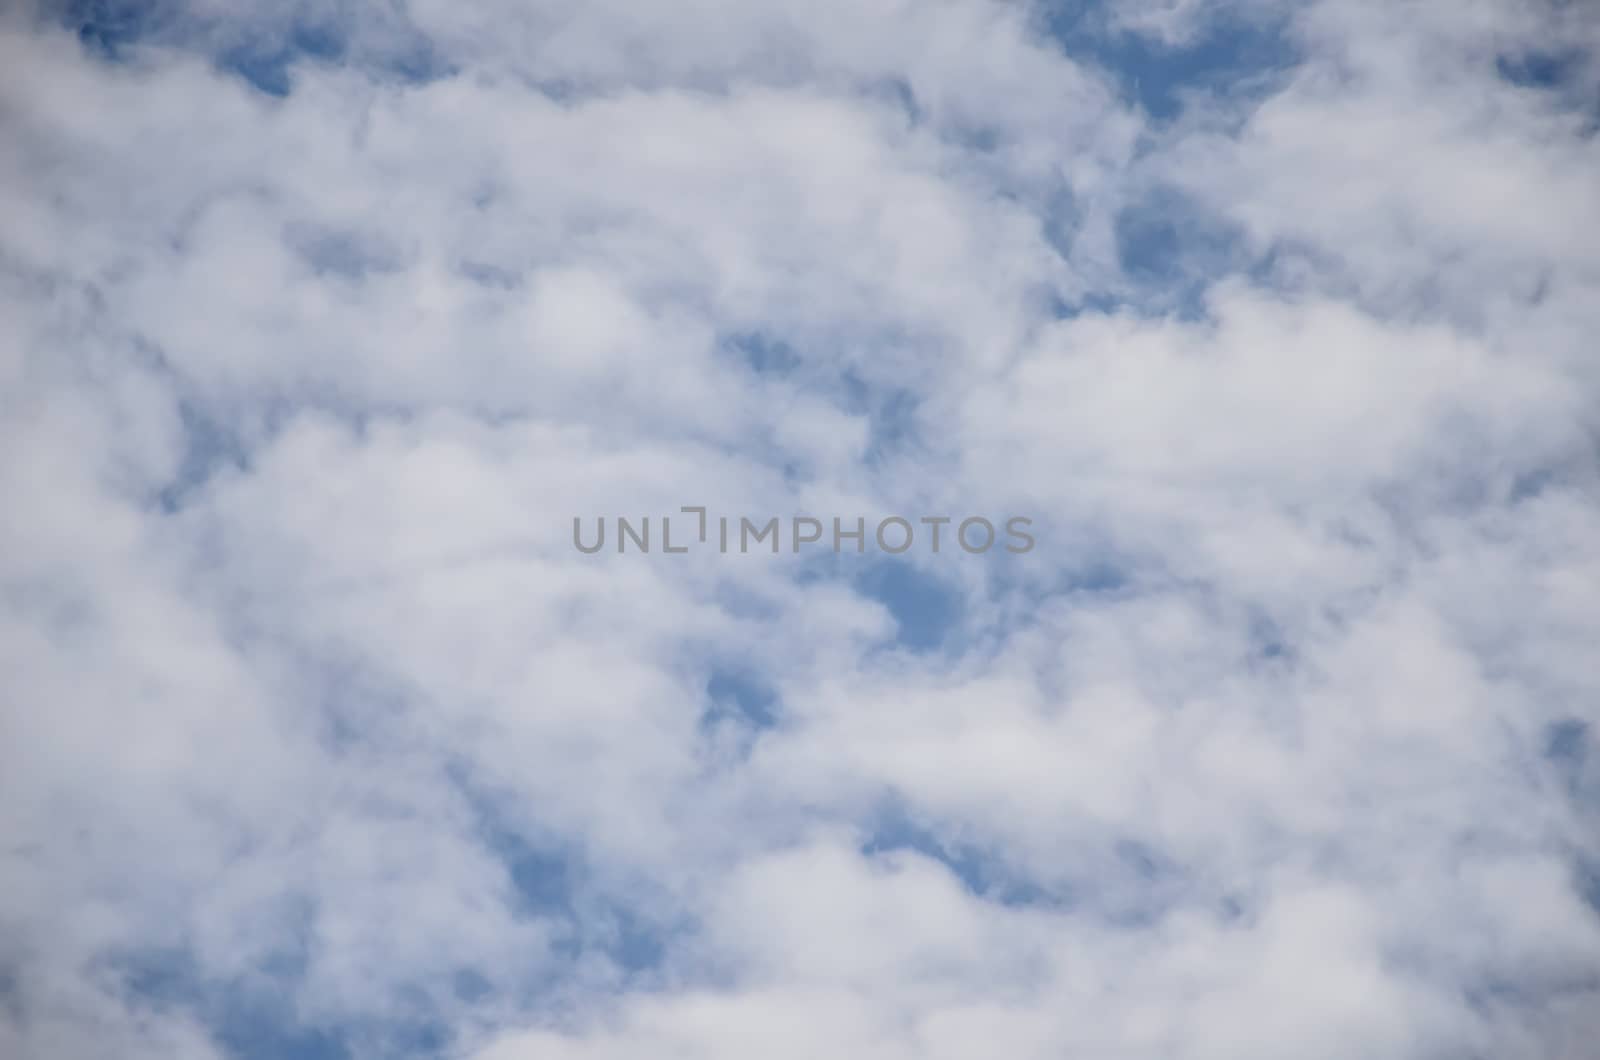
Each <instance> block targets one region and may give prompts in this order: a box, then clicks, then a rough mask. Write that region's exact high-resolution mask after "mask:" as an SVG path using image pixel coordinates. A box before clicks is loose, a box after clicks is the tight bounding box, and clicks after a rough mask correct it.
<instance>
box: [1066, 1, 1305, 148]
mask: <svg viewBox="0 0 1600 1060" xmlns="http://www.w3.org/2000/svg"><path fill="white" fill-rule="evenodd" d="M1108 15H1109V10H1108V7H1107V4H1106V3H1105V0H1062V2H1056V3H1051V4H1048V5H1047V6H1046V7H1045V10H1044V24H1045V28H1046V31H1047V32H1048V33H1049V34H1050V36H1051V37H1053V38H1054V39H1055V40H1056V41H1057V42H1058V43H1059V45H1060V46H1061V48H1062V49H1063V50H1064V51H1065V52H1066V53H1067V54H1068V55H1070V56H1071V57H1072V58H1073V59H1075V60H1077V61H1079V62H1084V63H1087V64H1089V65H1090V66H1092V67H1095V68H1097V69H1100V70H1103V71H1105V73H1106V75H1107V76H1108V77H1109V79H1110V81H1111V83H1112V84H1113V85H1114V86H1116V88H1117V90H1118V91H1119V93H1120V94H1121V95H1122V97H1123V98H1124V99H1125V100H1127V101H1128V102H1129V103H1130V104H1133V105H1136V106H1138V107H1140V108H1141V109H1142V110H1144V111H1145V112H1146V113H1147V114H1149V115H1150V116H1151V117H1152V118H1154V119H1156V120H1157V121H1170V120H1173V119H1175V118H1177V117H1179V116H1180V115H1181V114H1182V113H1183V111H1184V109H1185V106H1186V101H1187V100H1188V99H1189V98H1191V97H1196V96H1214V95H1218V94H1225V95H1228V96H1230V97H1232V98H1241V97H1243V98H1250V97H1258V96H1263V95H1265V94H1267V93H1269V92H1270V91H1271V90H1272V88H1273V86H1274V84H1275V83H1276V79H1277V78H1278V77H1279V76H1281V75H1282V74H1283V73H1284V72H1286V71H1288V70H1290V69H1292V68H1293V67H1294V66H1295V65H1296V64H1297V63H1298V62H1299V61H1300V52H1299V49H1298V48H1297V47H1296V45H1295V43H1294V41H1293V39H1292V38H1291V37H1290V35H1289V33H1288V29H1287V26H1286V23H1285V21H1284V20H1283V19H1282V18H1281V17H1280V18H1265V17H1260V18H1254V19H1252V18H1246V17H1243V16H1241V15H1237V14H1234V13H1231V12H1228V11H1226V10H1222V9H1220V8H1219V10H1218V11H1217V12H1216V13H1215V14H1214V15H1213V16H1212V18H1211V19H1210V21H1208V22H1206V23H1205V24H1204V25H1202V26H1201V27H1200V28H1199V29H1198V31H1197V32H1196V33H1195V34H1194V35H1192V36H1191V37H1188V38H1186V39H1183V40H1181V41H1176V42H1167V41H1162V40H1158V39H1156V38H1155V37H1153V36H1151V35H1147V34H1143V33H1137V32H1134V31H1133V30H1131V29H1127V28H1124V27H1119V26H1116V25H1113V24H1112V23H1111V22H1110V20H1109V17H1108Z"/></svg>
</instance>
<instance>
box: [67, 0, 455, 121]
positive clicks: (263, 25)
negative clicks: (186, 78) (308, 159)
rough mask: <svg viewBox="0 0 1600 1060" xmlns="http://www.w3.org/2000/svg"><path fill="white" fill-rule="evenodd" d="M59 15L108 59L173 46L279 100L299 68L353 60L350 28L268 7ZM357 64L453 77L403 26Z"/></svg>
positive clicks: (409, 76)
mask: <svg viewBox="0 0 1600 1060" xmlns="http://www.w3.org/2000/svg"><path fill="white" fill-rule="evenodd" d="M55 13H56V17H57V18H58V19H59V21H60V22H61V23H62V24H63V25H65V26H67V27H68V28H70V29H71V30H73V31H74V32H75V33H76V34H77V36H78V39H79V40H80V41H82V42H83V44H84V46H85V47H86V48H88V49H90V50H91V51H93V52H94V53H96V54H98V55H99V56H100V57H102V58H104V59H107V60H110V61H117V60H120V59H122V58H123V57H124V56H125V55H126V52H127V50H128V49H129V48H131V47H133V46H136V45H139V44H146V43H159V44H163V45H169V46H176V47H180V48H185V49H187V50H191V51H198V52H202V53H205V54H208V55H209V56H210V58H211V59H212V61H213V62H214V63H215V64H216V66H217V68H218V69H219V70H223V71H226V72H228V73H231V74H234V75H236V76H238V77H241V78H243V79H244V80H245V81H246V82H248V83H249V84H250V85H251V86H252V87H254V88H255V89H256V90H258V91H260V92H262V93H265V94H266V95H269V96H276V97H280V98H281V97H284V96H287V95H289V93H290V92H291V91H293V88H294V72H295V69H296V68H297V67H299V66H302V65H306V64H339V63H345V62H349V61H351V59H352V51H353V49H352V42H351V39H350V36H349V33H348V31H347V29H346V27H343V26H340V25H337V24H335V23H333V22H329V21H314V20H308V19H303V18H291V19H287V20H284V19H282V18H277V17H270V16H271V14H272V12H271V9H270V8H261V9H252V8H250V7H242V8H237V9H233V10H231V11H229V12H226V13H223V14H221V15H219V14H217V13H215V12H212V11H206V12H204V13H202V12H198V11H196V10H194V9H193V8H192V7H191V6H190V5H189V4H187V3H184V2H182V0H66V2H64V3H61V4H60V5H59V6H58V7H57V9H56V12H55ZM360 65H361V67H362V69H363V70H364V71H365V72H367V73H368V74H370V75H374V76H381V77H385V78H389V79H393V80H398V81H401V82H404V83H421V82H425V81H429V80H433V79H435V78H438V77H441V76H445V75H446V74H448V73H449V72H450V68H449V66H448V64H446V63H445V62H444V61H443V60H442V57H441V56H440V55H439V54H438V53H437V51H436V50H435V49H434V48H433V46H432V45H431V43H430V42H429V41H428V40H427V39H426V38H425V37H424V36H422V35H421V34H420V33H417V32H414V31H407V30H405V29H404V28H403V27H399V28H396V29H395V30H394V31H393V32H391V33H389V34H387V35H386V37H385V44H384V47H383V48H382V49H381V50H380V51H378V52H375V53H372V54H363V55H362V56H361V61H360Z"/></svg>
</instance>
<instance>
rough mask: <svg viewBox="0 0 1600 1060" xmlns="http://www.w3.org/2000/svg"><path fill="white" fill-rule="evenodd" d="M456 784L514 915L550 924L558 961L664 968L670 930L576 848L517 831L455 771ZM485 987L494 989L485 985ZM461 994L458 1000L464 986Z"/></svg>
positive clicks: (639, 969) (549, 837)
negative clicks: (607, 882) (501, 875)
mask: <svg viewBox="0 0 1600 1060" xmlns="http://www.w3.org/2000/svg"><path fill="white" fill-rule="evenodd" d="M452 779H453V780H454V781H455V783H456V787H457V789H458V790H459V791H460V792H461V793H462V795H463V797H465V798H466V799H467V801H468V803H469V804H470V805H471V806H472V808H473V810H474V812H475V814H476V816H477V818H478V824H479V834H480V837H481V840H482V842H483V844H484V846H485V848H486V849H488V850H489V852H490V853H492V854H493V855H494V856H495V858H497V859H498V860H499V861H500V863H501V864H502V865H504V866H505V870H506V875H507V879H508V880H509V882H510V884H511V887H512V892H513V900H514V907H515V909H516V910H517V912H518V913H519V914H520V915H522V916H528V917H537V918H540V919H543V920H546V921H549V922H551V926H552V927H553V928H554V929H555V930H554V932H553V947H554V951H555V953H556V955H557V956H558V957H560V958H562V959H563V960H564V961H572V960H577V959H578V958H580V957H583V956H585V955H590V954H596V953H598V954H601V955H603V956H605V957H606V958H607V959H608V960H610V961H611V962H612V963H613V964H614V965H616V966H617V967H618V968H620V969H622V970H623V971H625V972H628V973H636V972H644V971H649V970H651V969H653V968H655V967H656V966H658V965H659V964H660V962H661V961H662V960H663V959H664V957H665V955H666V945H667V938H668V935H669V934H670V932H669V930H668V926H667V925H663V924H660V923H658V922H657V920H656V918H654V917H653V916H650V915H647V914H646V913H645V912H644V911H642V910H640V909H636V908H633V907H631V906H630V905H629V904H628V903H627V902H626V901H625V900H623V899H622V898H621V897H620V896H618V895H615V894H612V893H610V889H609V888H607V887H605V886H603V885H601V883H600V882H599V881H598V880H597V879H596V877H595V873H594V872H593V870H592V867H591V866H590V865H589V863H588V861H587V859H586V858H585V857H584V854H583V852H582V850H580V849H579V848H578V847H576V846H575V845H574V844H572V843H570V842H567V841H565V840H562V839H560V838H558V837H555V836H552V835H548V834H541V833H538V832H537V831H535V830H534V829H530V828H524V827H518V826H516V825H514V824H513V823H512V822H511V820H510V818H509V817H508V816H507V815H506V814H505V813H504V812H503V811H502V810H501V808H500V807H499V806H498V805H497V804H496V803H495V801H494V800H493V798H492V797H490V796H489V795H488V794H486V793H485V792H483V791H482V790H481V789H480V788H478V787H477V786H476V785H473V784H471V783H470V781H469V780H468V779H467V777H466V774H465V772H464V771H463V770H459V769H458V770H453V771H452ZM482 985H483V986H484V987H488V988H492V986H493V984H490V983H488V982H487V981H485V982H484V984H482ZM457 987H458V992H459V987H460V983H459V981H458V983H457ZM486 992H487V991H486Z"/></svg>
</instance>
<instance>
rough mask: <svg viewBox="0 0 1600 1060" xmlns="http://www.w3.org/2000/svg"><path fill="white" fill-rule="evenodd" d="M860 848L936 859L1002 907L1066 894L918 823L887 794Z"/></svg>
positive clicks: (1058, 899)
mask: <svg viewBox="0 0 1600 1060" xmlns="http://www.w3.org/2000/svg"><path fill="white" fill-rule="evenodd" d="M860 851H861V853H862V854H863V855H864V856H867V857H878V856H884V855H888V854H895V853H900V852H910V853H913V854H917V855H919V856H921V857H924V858H928V859H930V860H932V861H936V862H938V863H939V864H940V865H942V866H944V868H945V869H946V870H947V871H948V872H949V873H950V875H951V876H953V877H954V878H955V879H956V880H957V881H959V882H960V884H961V886H962V887H963V888H964V889H965V890H966V891H967V892H968V893H969V894H972V895H973V896H975V897H978V898H983V899H985V900H987V901H992V902H999V903H1000V904H1002V905H1008V906H1024V905H1059V904H1062V903H1063V902H1064V901H1065V898H1066V896H1065V895H1062V894H1053V893H1051V892H1050V891H1047V890H1046V889H1045V888H1043V887H1041V886H1039V885H1038V884H1035V883H1033V882H1031V881H1028V880H1026V879H1024V878H1022V877H1021V876H1020V875H1018V874H1015V873H1013V872H1011V871H1009V870H1008V868H1007V866H1006V865H1005V864H1004V863H1003V861H1002V860H1001V859H1000V858H997V857H995V856H993V855H992V854H991V853H988V852H986V851H983V850H980V849H979V848H977V847H975V846H973V845H972V844H970V843H965V842H962V841H961V840H959V839H957V838H954V837H951V836H946V835H941V834H940V833H939V832H938V831H936V830H934V829H933V828H930V827H928V826H927V825H925V824H924V823H922V822H920V821H918V820H917V819H916V818H915V817H914V816H913V815H912V814H911V813H910V811H909V810H908V809H907V808H906V806H905V805H904V804H903V803H902V802H901V801H900V800H897V799H893V798H889V799H886V800H885V801H884V804H883V805H882V806H881V807H880V808H879V811H878V813H877V814H876V815H875V818H874V820H873V823H872V828H871V832H870V834H869V835H868V836H867V838H866V839H865V840H864V841H863V842H862V843H861V846H860Z"/></svg>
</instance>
